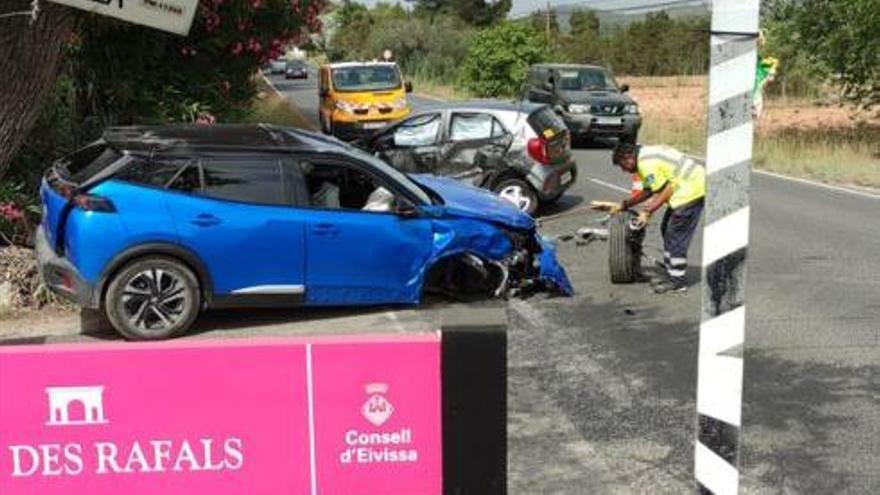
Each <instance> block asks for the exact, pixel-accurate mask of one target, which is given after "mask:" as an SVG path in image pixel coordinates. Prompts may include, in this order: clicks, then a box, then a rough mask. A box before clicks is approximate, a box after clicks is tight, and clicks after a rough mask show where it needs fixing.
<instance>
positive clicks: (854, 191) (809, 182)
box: [754, 170, 880, 199]
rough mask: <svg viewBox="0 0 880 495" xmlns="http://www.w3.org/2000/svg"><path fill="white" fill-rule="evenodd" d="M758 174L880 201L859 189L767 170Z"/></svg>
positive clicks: (871, 194)
mask: <svg viewBox="0 0 880 495" xmlns="http://www.w3.org/2000/svg"><path fill="white" fill-rule="evenodd" d="M754 172H755V173H756V174H761V175H768V176H770V177H775V178H777V179H782V180H788V181H792V182H797V183H799V184H806V185H808V186H814V187H819V188H822V189H828V190H830V191H837V192H842V193H849V194H853V195H855V196H861V197H863V198H870V199H880V194H875V193H871V192H868V191H859V190H858V189H850V188H848V187H844V186H833V185H831V184H823V183H821V182H816V181H813V180H809V179H801V178H800V177H792V176H790V175H783V174H777V173H776V172H767V171H766V170H755V171H754Z"/></svg>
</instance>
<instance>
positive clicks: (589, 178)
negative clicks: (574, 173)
mask: <svg viewBox="0 0 880 495" xmlns="http://www.w3.org/2000/svg"><path fill="white" fill-rule="evenodd" d="M587 179H588V180H589V181H590V182H595V183H596V184H599V185H601V186H605V187H610V188H611V189H614V190H615V191H621V192H625V193H628V192H630V190H629V189H627V188H625V187H620V186H617V185H614V184H611V183H610V182H605V181H602V180H599V179H594V178H592V177H587Z"/></svg>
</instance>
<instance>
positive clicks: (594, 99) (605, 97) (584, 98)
mask: <svg viewBox="0 0 880 495" xmlns="http://www.w3.org/2000/svg"><path fill="white" fill-rule="evenodd" d="M559 96H561V97H562V99H563V100H565V102H566V103H578V104H582V105H621V104H622V105H631V104H633V103H635V102H634V101H633V99H632V98H630V97H629V96H627V95H625V94H623V93H617V92H615V91H561V92H560V94H559Z"/></svg>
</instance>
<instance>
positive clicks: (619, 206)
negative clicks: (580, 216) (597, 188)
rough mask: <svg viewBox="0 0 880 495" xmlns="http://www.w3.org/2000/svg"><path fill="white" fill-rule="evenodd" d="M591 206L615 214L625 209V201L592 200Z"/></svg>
mask: <svg viewBox="0 0 880 495" xmlns="http://www.w3.org/2000/svg"><path fill="white" fill-rule="evenodd" d="M590 208H592V209H594V210H599V211H607V212H608V213H611V214H612V215H613V214H615V213H620V212H621V211H623V203H619V202H617V201H590Z"/></svg>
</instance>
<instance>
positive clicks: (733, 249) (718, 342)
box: [694, 0, 760, 495]
mask: <svg viewBox="0 0 880 495" xmlns="http://www.w3.org/2000/svg"><path fill="white" fill-rule="evenodd" d="M759 8H760V0H713V1H712V29H711V36H710V38H711V39H710V51H711V64H710V67H711V68H710V70H709V102H708V104H709V115H708V120H707V123H708V126H707V127H708V133H707V144H706V199H705V201H706V203H705V217H704V223H703V262H702V265H703V277H702V294H703V299H702V315H701V323H700V346H699V354H698V365H697V428H696V429H697V441H696V444H695V446H694V476H695V477H696V488H697V491H698V492H699V493H712V494H729V495H735V494H736V493H737V491H738V489H739V471H738V463H739V450H740V449H739V447H740V436H741V427H742V421H741V419H742V418H741V416H742V378H743V356H742V353H743V343H744V340H745V288H746V254H747V251H748V242H749V179H750V175H751V163H752V141H753V132H754V129H753V122H752V108H751V107H752V90H753V88H754V85H755V71H756V67H757V47H756V41H757V37H758V20H759Z"/></svg>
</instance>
